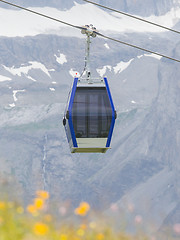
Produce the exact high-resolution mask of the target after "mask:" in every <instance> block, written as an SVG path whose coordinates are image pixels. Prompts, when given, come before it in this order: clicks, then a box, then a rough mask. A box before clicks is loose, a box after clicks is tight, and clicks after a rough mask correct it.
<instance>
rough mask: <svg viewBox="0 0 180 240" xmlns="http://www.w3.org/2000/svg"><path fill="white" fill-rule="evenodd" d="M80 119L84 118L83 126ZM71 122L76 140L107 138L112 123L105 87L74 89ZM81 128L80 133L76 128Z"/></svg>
mask: <svg viewBox="0 0 180 240" xmlns="http://www.w3.org/2000/svg"><path fill="white" fill-rule="evenodd" d="M81 97H82V98H83V101H82V106H80V105H81V99H80V98H81ZM93 100H95V101H93ZM82 108H83V109H82ZM82 110H83V111H84V112H83V111H82ZM82 118H84V121H85V122H84V124H83V123H82ZM72 122H73V126H74V132H75V136H76V138H107V137H108V134H109V131H110V126H111V122H112V108H111V103H110V100H109V96H108V92H107V89H106V87H105V86H103V87H102V86H101V87H77V88H76V92H75V96H74V101H73V106H72ZM105 122H106V123H105ZM93 125H94V126H93ZM82 126H83V130H84V132H83V131H82V133H80V131H79V130H78V128H82ZM103 131H104V133H102V132H103Z"/></svg>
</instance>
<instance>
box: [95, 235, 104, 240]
mask: <svg viewBox="0 0 180 240" xmlns="http://www.w3.org/2000/svg"><path fill="white" fill-rule="evenodd" d="M96 239H97V240H103V239H104V235H103V234H102V233H98V234H97V235H96Z"/></svg>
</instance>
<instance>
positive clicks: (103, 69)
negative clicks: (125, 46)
mask: <svg viewBox="0 0 180 240" xmlns="http://www.w3.org/2000/svg"><path fill="white" fill-rule="evenodd" d="M107 69H109V70H110V71H111V69H112V67H111V66H110V65H106V66H104V67H103V68H98V69H96V71H97V72H98V73H99V75H100V76H101V77H103V76H104V75H105V73H106V71H107Z"/></svg>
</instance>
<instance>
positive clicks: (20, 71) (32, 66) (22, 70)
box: [3, 61, 51, 81]
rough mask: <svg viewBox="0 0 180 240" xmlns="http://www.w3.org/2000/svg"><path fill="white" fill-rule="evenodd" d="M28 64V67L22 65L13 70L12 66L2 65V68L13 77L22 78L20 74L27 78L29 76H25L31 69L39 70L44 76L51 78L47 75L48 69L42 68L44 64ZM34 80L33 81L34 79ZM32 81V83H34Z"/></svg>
mask: <svg viewBox="0 0 180 240" xmlns="http://www.w3.org/2000/svg"><path fill="white" fill-rule="evenodd" d="M29 64H30V65H28V66H24V65H23V64H22V65H21V67H19V68H15V67H14V66H12V67H6V66H4V65H3V67H4V69H5V70H7V71H8V72H10V73H11V74H12V75H14V76H16V75H17V76H19V77H21V76H22V74H24V75H26V77H28V78H29V76H27V74H28V73H29V71H30V70H31V69H41V70H42V71H43V72H44V73H45V74H46V75H48V77H50V78H51V76H50V74H49V72H48V69H47V68H46V67H45V66H44V64H42V63H40V62H35V61H34V62H32V61H30V62H29ZM31 80H32V78H31ZM34 80H35V79H34ZM34 80H33V81H34Z"/></svg>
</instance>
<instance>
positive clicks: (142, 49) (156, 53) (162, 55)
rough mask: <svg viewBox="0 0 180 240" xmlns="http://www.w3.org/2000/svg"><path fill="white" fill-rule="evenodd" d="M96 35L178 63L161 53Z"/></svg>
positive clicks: (102, 35) (177, 60)
mask: <svg viewBox="0 0 180 240" xmlns="http://www.w3.org/2000/svg"><path fill="white" fill-rule="evenodd" d="M96 34H97V35H99V36H101V37H103V38H106V39H109V40H112V41H114V42H118V43H121V44H124V45H126V46H129V47H133V48H137V49H139V50H141V51H145V52H148V53H151V54H155V55H157V56H160V57H164V58H167V59H169V60H173V61H176V62H180V60H179V59H176V58H172V57H169V56H166V55H164V54H161V53H158V52H154V51H151V50H148V49H146V48H142V47H139V46H136V45H133V44H131V43H127V42H123V41H120V40H118V39H115V38H112V37H109V36H106V35H104V34H101V33H96Z"/></svg>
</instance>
